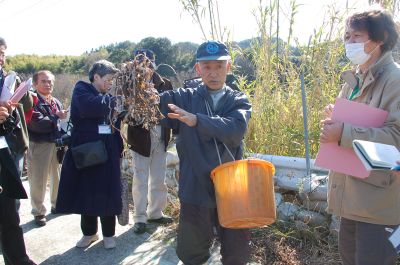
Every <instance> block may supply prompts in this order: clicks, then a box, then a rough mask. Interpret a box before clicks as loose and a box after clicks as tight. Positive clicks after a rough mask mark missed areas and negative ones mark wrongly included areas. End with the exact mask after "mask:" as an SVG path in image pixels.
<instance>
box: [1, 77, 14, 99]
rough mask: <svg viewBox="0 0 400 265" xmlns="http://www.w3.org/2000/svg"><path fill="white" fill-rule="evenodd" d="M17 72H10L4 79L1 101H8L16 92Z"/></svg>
mask: <svg viewBox="0 0 400 265" xmlns="http://www.w3.org/2000/svg"><path fill="white" fill-rule="evenodd" d="M16 78H17V74H16V73H15V72H12V71H11V72H9V73H8V74H7V76H6V78H5V79H4V85H3V89H2V91H1V96H0V101H8V100H9V99H10V98H11V96H12V95H13V94H14V89H15V81H16Z"/></svg>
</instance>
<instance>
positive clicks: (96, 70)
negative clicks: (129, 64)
mask: <svg viewBox="0 0 400 265" xmlns="http://www.w3.org/2000/svg"><path fill="white" fill-rule="evenodd" d="M117 72H119V70H118V69H117V68H116V67H115V65H114V64H113V63H112V62H109V61H107V60H100V61H97V62H95V63H94V64H93V65H92V67H90V70H89V80H90V82H93V81H94V75H95V74H98V75H99V76H100V77H103V76H105V75H108V74H115V73H117Z"/></svg>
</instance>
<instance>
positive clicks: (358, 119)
mask: <svg viewBox="0 0 400 265" xmlns="http://www.w3.org/2000/svg"><path fill="white" fill-rule="evenodd" d="M387 116H388V112H387V111H384V110H382V109H377V108H373V107H370V106H368V105H366V104H363V103H357V102H354V101H350V100H347V99H343V98H338V99H337V100H336V103H335V108H334V110H333V113H332V119H333V120H336V121H341V122H344V123H349V124H352V125H354V126H359V127H364V128H371V127H373V128H378V127H382V125H383V123H384V122H385V120H386V118H387ZM315 165H317V166H319V167H323V168H327V169H330V170H333V171H336V172H340V173H343V174H347V175H351V176H355V177H359V178H366V177H368V176H369V172H368V171H367V170H366V169H365V167H364V165H363V164H362V162H361V160H360V159H359V158H358V157H357V155H356V154H355V153H354V151H353V148H345V147H341V146H339V145H338V144H337V143H321V145H320V148H319V151H318V154H317V158H316V159H315Z"/></svg>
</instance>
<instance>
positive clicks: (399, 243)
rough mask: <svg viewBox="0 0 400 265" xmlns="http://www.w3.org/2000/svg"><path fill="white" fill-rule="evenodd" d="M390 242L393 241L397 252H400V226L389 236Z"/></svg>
mask: <svg viewBox="0 0 400 265" xmlns="http://www.w3.org/2000/svg"><path fill="white" fill-rule="evenodd" d="M389 241H390V243H392V245H393V247H394V248H395V249H396V251H397V253H399V252H400V228H399V227H397V228H396V230H395V231H394V232H393V233H392V235H391V236H390V237H389Z"/></svg>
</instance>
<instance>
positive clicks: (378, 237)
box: [339, 217, 398, 265]
mask: <svg viewBox="0 0 400 265" xmlns="http://www.w3.org/2000/svg"><path fill="white" fill-rule="evenodd" d="M397 227H398V226H397V225H396V226H393V225H376V224H370V223H363V222H358V221H353V220H349V219H346V218H343V217H342V218H341V221H340V230H339V253H340V257H341V259H342V262H343V265H395V264H396V259H397V253H396V250H395V249H394V247H393V245H392V244H391V243H390V241H389V236H390V235H391V232H392V231H393V230H394V229H396V228H397Z"/></svg>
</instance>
